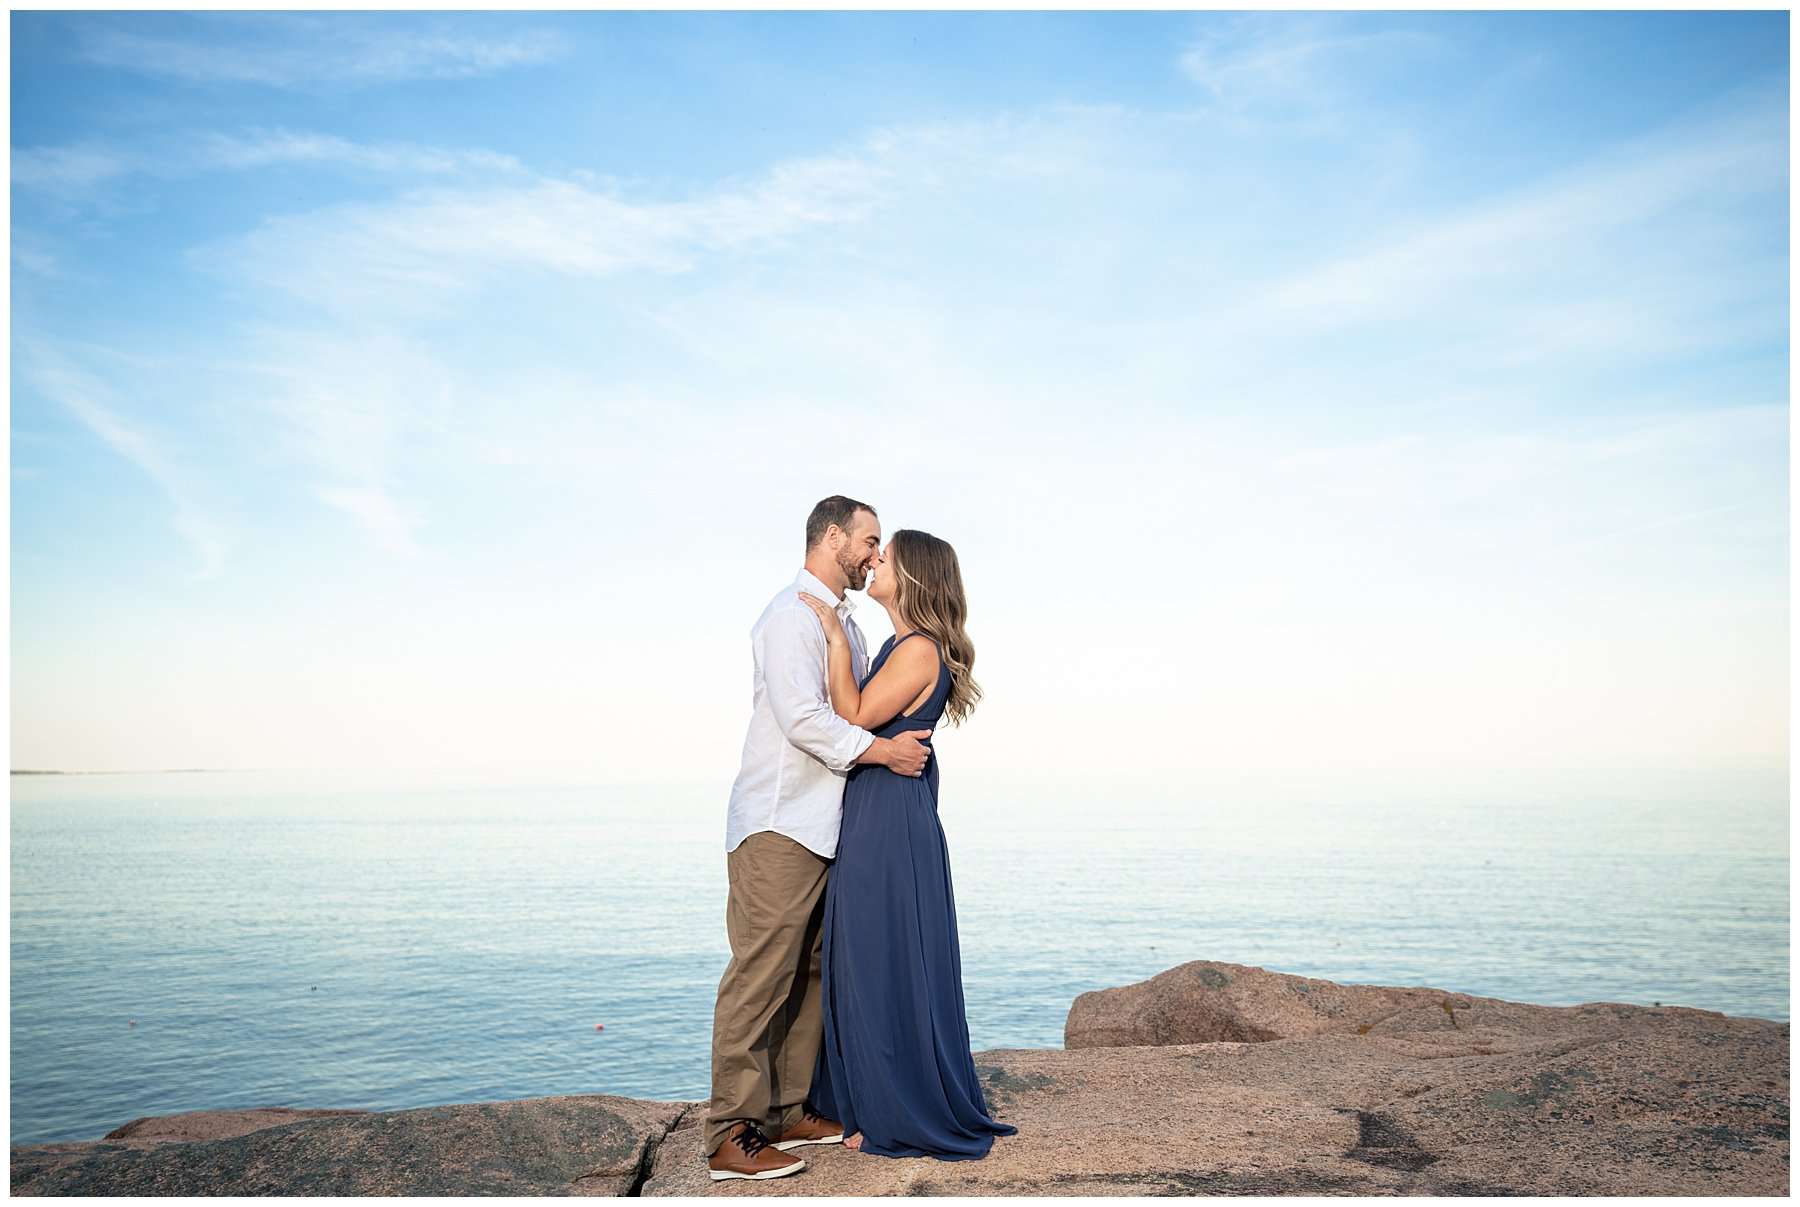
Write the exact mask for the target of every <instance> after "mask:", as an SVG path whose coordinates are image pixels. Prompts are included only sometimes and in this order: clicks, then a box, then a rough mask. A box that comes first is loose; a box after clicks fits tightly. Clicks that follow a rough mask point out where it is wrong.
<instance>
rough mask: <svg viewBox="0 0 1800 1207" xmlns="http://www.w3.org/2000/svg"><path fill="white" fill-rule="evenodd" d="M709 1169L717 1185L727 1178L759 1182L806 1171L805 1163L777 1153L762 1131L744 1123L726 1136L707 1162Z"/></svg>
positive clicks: (749, 1123) (746, 1121)
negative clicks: (748, 1179)
mask: <svg viewBox="0 0 1800 1207" xmlns="http://www.w3.org/2000/svg"><path fill="white" fill-rule="evenodd" d="M706 1168H707V1169H708V1170H709V1171H710V1172H711V1173H712V1180H713V1181H715V1182H723V1181H724V1180H725V1179H727V1178H750V1179H752V1180H754V1181H758V1182H760V1181H762V1180H763V1179H765V1178H785V1177H787V1176H788V1175H789V1174H791V1173H799V1172H800V1171H801V1170H803V1169H805V1168H806V1162H805V1161H802V1160H801V1159H800V1158H799V1157H790V1156H788V1155H787V1154H786V1153H783V1152H777V1151H776V1150H775V1149H774V1147H773V1146H771V1145H770V1144H769V1138H768V1137H767V1136H765V1135H763V1134H762V1129H761V1128H759V1127H757V1126H756V1124H754V1123H751V1122H750V1121H749V1120H745V1121H744V1122H743V1123H740V1124H738V1126H737V1130H736V1131H733V1132H732V1133H731V1134H730V1135H729V1136H727V1137H725V1143H723V1144H721V1145H719V1151H718V1152H716V1153H714V1154H713V1155H712V1156H711V1157H710V1158H708V1159H707V1162H706Z"/></svg>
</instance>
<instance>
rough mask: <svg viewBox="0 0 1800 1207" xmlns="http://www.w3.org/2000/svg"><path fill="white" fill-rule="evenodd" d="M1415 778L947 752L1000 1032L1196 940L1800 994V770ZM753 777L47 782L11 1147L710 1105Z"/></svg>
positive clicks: (1768, 1005)
mask: <svg viewBox="0 0 1800 1207" xmlns="http://www.w3.org/2000/svg"><path fill="white" fill-rule="evenodd" d="M1408 783H1409V787H1408V789H1407V790H1404V791H1390V790H1385V789H1384V790H1374V789H1369V790H1351V789H1344V788H1341V787H1340V788H1335V789H1333V788H1330V787H1326V788H1312V789H1300V788H1296V789H1294V790H1292V791H1288V792H1286V793H1285V794H1284V793H1281V792H1276V793H1273V794H1270V793H1267V792H1264V793H1260V794H1258V793H1255V792H1252V791H1250V790H1249V789H1250V788H1251V787H1253V785H1246V784H1236V785H1232V784H1227V785H1224V786H1212V787H1208V788H1201V787H1199V786H1188V787H1174V786H1165V787H1163V788H1161V789H1159V790H1156V791H1147V790H1139V789H1133V790H1130V791H1123V790H1119V789H1116V788H1107V787H1104V786H1091V787H1087V788H1083V787H1081V786H1079V785H1070V784H1063V785H1059V786H1056V787H1054V788H1037V789H1026V788H1023V787H1020V786H1018V785H1006V784H998V785H987V786H981V785H978V784H974V783H970V784H966V785H959V783H958V781H956V780H955V779H954V778H953V768H951V767H946V770H945V787H944V798H943V809H942V817H943V820H944V824H945V829H946V832H947V834H948V837H949V842H950V850H951V860H952V868H953V876H954V881H955V889H956V895H957V905H958V911H959V916H960V926H961V935H962V942H963V966H964V976H965V988H966V992H967V997H968V1006H969V1024H970V1031H971V1036H972V1040H973V1043H974V1046H975V1047H976V1048H977V1049H983V1048H991V1047H1056V1046H1060V1044H1061V1041H1062V1027H1063V1021H1064V1018H1065V1016H1066V1014H1067V1011H1068V1007H1069V1004H1070V1002H1071V1001H1073V999H1074V998H1075V996H1076V995H1077V994H1079V993H1082V992H1084V991H1086V990H1089V989H1097V988H1103V987H1107V986H1112V985H1122V984H1127V983H1129V982H1132V981H1137V980H1141V979H1143V978H1145V977H1147V976H1151V975H1153V974H1155V973H1157V972H1160V971H1162V970H1163V969H1165V968H1169V967H1172V966H1173V965H1175V964H1178V963H1181V962H1183V961H1186V960H1192V959H1219V960H1229V961H1234V962H1238V963H1245V964H1256V965H1261V966H1263V967H1267V968H1273V969H1277V970H1280V971H1284V972H1293V973H1299V974H1303V975H1307V976H1319V977H1328V978H1331V979H1333V980H1340V981H1363V982H1371V983H1381V984H1391V985H1434V986H1437V987H1440V988H1444V989H1448V990H1454V991H1460V992H1467V993H1476V994H1483V995H1490V996H1497V997H1504V998H1511V999H1515V1000H1522V1001H1532V1002H1542V1003H1548V1004H1572V1003H1578V1002H1587V1001H1617V1002H1640V1003H1646V1004H1647V1003H1650V1002H1662V1003H1665V1004H1677V1005H1689V1006H1698V1007H1703V1008H1706V1009H1712V1010H1721V1011H1725V1012H1727V1013H1731V1014H1742V1015H1754V1016H1758V1017H1763V1018H1776V1019H1785V1018H1787V1017H1788V925H1789V912H1788V909H1789V907H1788V796H1787V776H1786V774H1785V772H1781V773H1778V774H1777V773H1770V774H1759V775H1744V776H1735V777H1719V776H1710V777H1694V776H1689V777H1661V778H1652V779H1650V780H1646V781H1645V782H1644V783H1641V784H1638V785H1636V786H1631V785H1627V784H1624V783H1622V782H1616V781H1609V780H1607V779H1605V778H1600V779H1597V780H1595V779H1590V780H1588V781H1583V782H1574V781H1568V782H1560V781H1556V782H1547V783H1529V784H1528V783H1523V782H1501V781H1491V782H1488V783H1485V784H1477V785H1475V786H1473V787H1469V786H1464V787H1462V788H1459V789H1457V790H1455V791H1454V792H1452V791H1450V790H1448V789H1439V790H1433V789H1431V788H1429V787H1427V786H1426V783H1427V780H1426V778H1424V777H1420V778H1415V779H1413V780H1411V781H1408ZM724 796H725V786H724V785H720V784H711V785H686V786H679V785H650V786H645V785H637V786H629V785H628V786H592V785H589V786H582V785H573V786H571V785H559V786H547V785H538V786H510V787H509V786H498V787H497V786H493V785H485V786H470V785H463V786H454V785H452V786H445V785H443V784H441V783H440V784H437V785H433V786H416V785H413V786H408V785H395V784H381V785H375V784H371V783H363V782H356V781H350V780H344V779H341V778H335V779H322V778H319V777H313V778H310V779H309V778H304V777H294V776H278V775H272V774H263V773H255V774H235V773H234V774H216V775H181V774H171V775H154V776H148V775H147V776H79V777H73V776H72V777H17V776H15V777H13V780H12V824H11V872H12V893H11V907H12V962H11V968H12V985H11V993H12V999H11V1001H12V1016H11V1017H12V1035H11V1044H12V1047H11V1053H12V1130H11V1135H12V1140H13V1142H14V1143H34V1142H40V1141H47V1140H61V1139H88V1138H94V1137H97V1136H99V1135H101V1134H103V1133H104V1132H106V1131H108V1130H110V1129H112V1128H114V1127H117V1126H118V1125H120V1124H122V1123H124V1122H126V1121H127V1120H130V1119H132V1118H135V1117H137V1116H140V1115H152V1114H166V1113H171V1112H177V1111H186V1110H196V1109H216V1108H231V1107H252V1106H267V1105H285V1106H295V1107H361V1108H367V1109H397V1108H404V1107H415V1106H426V1105H434V1104H439V1103H449V1102H470V1101H481V1100H490V1099H502V1098H517V1097H528V1096H536V1095H546V1094H574V1093H611V1094H624V1095H630V1096H634V1097H644V1098H670V1099H677V1098H693V1099H698V1098H704V1097H706V1096H707V1093H708V1086H707V1079H708V1052H709V1042H710V1034H711V1015H712V1004H713V994H714V990H715V988H716V985H717V982H718V977H719V974H720V972H721V971H722V970H723V968H724V966H725V961H726V957H727V949H726V944H725V928H724V906H725V861H724V854H723V825H724V822H723V811H724ZM597 1024H599V1025H600V1026H601V1027H603V1029H597V1027H596V1025H597Z"/></svg>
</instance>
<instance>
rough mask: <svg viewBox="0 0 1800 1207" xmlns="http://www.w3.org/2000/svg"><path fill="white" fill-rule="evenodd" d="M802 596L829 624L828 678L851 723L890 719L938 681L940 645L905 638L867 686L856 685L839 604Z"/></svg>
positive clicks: (868, 725) (836, 707)
mask: <svg viewBox="0 0 1800 1207" xmlns="http://www.w3.org/2000/svg"><path fill="white" fill-rule="evenodd" d="M800 598H801V599H802V600H804V601H805V603H806V606H807V607H809V608H811V609H812V610H813V614H814V615H816V616H817V617H818V618H819V624H820V626H821V627H822V628H823V629H824V630H825V648H826V657H827V665H826V675H825V681H826V684H827V685H828V686H829V687H830V689H831V707H832V710H833V711H835V712H836V713H837V715H838V716H840V717H842V718H844V720H846V721H848V722H850V723H851V724H852V725H857V726H860V727H862V728H863V729H876V728H879V727H880V726H882V725H886V724H887V723H888V722H889V721H891V720H893V719H894V718H895V717H897V716H899V715H900V713H901V712H902V711H903V710H904V709H905V708H906V706H907V705H908V704H911V703H912V702H913V701H914V700H916V699H917V698H918V696H919V693H921V692H923V691H924V690H925V689H926V688H927V687H928V686H929V685H931V684H933V683H935V682H936V681H937V673H938V653H937V646H936V645H934V644H933V643H931V642H929V641H905V642H902V643H900V645H899V646H897V647H896V648H895V649H894V652H893V653H891V654H889V655H888V660H887V661H886V662H884V663H882V666H881V670H880V672H879V673H878V674H876V676H875V677H874V678H873V679H871V680H869V684H868V686H867V687H866V688H862V689H858V688H857V686H856V676H855V675H854V674H852V673H851V670H850V638H849V637H848V636H847V635H846V634H845V633H844V626H843V624H842V623H841V622H840V621H839V620H838V616H837V612H836V610H835V609H833V608H831V607H830V606H828V605H827V604H826V603H825V601H824V600H821V599H815V598H813V597H812V596H811V595H808V594H807V593H806V592H804V591H802V592H801V593H800Z"/></svg>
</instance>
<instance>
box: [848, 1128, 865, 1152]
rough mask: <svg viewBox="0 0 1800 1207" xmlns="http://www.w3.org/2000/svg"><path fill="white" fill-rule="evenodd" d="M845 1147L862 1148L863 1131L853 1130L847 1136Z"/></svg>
mask: <svg viewBox="0 0 1800 1207" xmlns="http://www.w3.org/2000/svg"><path fill="white" fill-rule="evenodd" d="M844 1147H845V1148H848V1149H852V1150H855V1149H860V1148H861V1147H862V1133H861V1132H851V1133H850V1134H849V1135H848V1136H845V1137H844Z"/></svg>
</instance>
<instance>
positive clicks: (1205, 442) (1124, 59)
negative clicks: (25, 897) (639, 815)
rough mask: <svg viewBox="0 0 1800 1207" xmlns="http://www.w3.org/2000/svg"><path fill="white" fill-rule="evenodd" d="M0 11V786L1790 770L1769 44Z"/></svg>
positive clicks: (1513, 19) (1373, 31)
mask: <svg viewBox="0 0 1800 1207" xmlns="http://www.w3.org/2000/svg"><path fill="white" fill-rule="evenodd" d="M11 19H12V32H13V149H12V171H13V186H12V199H13V226H12V244H13V295H12V296H13V331H12V348H13V369H12V375H13V376H12V386H13V410H12V471H13V488H12V503H13V531H12V537H13V554H12V570H13V596H12V603H13V634H12V650H13V724H12V741H13V756H12V758H13V765H14V766H15V767H41V766H50V767H68V768H76V767H79V768H94V769H112V768H139V767H167V766H223V767H307V768H336V767H379V768H405V767H425V766H431V767H439V768H443V767H468V768H471V769H473V768H484V769H491V770H499V771H502V772H504V771H505V770H507V769H515V768H526V767H530V768H547V767H548V768H556V769H558V770H559V771H561V770H566V771H570V772H580V773H582V774H594V775H605V776H616V777H620V778H632V779H649V778H656V777H659V776H665V775H669V774H672V773H673V770H672V769H674V770H679V772H680V773H681V775H682V776H684V777H693V776H702V777H703V776H709V775H721V776H728V775H729V774H730V771H731V768H732V766H733V763H734V760H735V756H736V752H737V747H738V744H739V743H740V741H741V735H742V726H743V720H744V714H745V710H746V707H747V704H748V678H749V676H748V665H747V654H746V651H745V648H744V647H745V640H744V636H745V631H746V629H747V627H748V625H749V623H750V621H751V620H752V619H753V618H754V616H755V614H756V612H757V611H758V609H759V608H760V606H761V603H762V601H763V600H765V599H766V597H767V596H768V594H769V593H770V592H771V591H773V590H774V589H775V588H776V587H777V586H779V585H780V584H781V583H782V582H784V581H786V580H787V578H788V577H789V576H790V575H791V573H792V571H793V569H794V568H795V565H796V563H797V560H798V549H797V545H798V540H799V538H798V536H797V533H798V531H799V528H800V524H801V521H802V519H803V518H804V515H805V513H806V511H807V509H808V507H809V506H810V505H811V503H812V502H813V501H814V500H815V499H817V498H818V497H820V496H822V495H824V494H828V493H833V492H836V491H843V492H846V493H851V494H854V495H858V496H860V497H863V498H867V499H869V500H870V501H872V502H874V503H875V504H876V505H877V507H878V508H879V509H880V511H881V514H882V517H883V520H884V521H885V523H886V524H887V526H888V528H889V529H890V530H891V529H892V528H894V527H900V526H908V527H923V528H926V529H928V530H930V531H933V532H936V533H937V534H938V535H940V536H943V537H945V538H946V539H948V540H950V541H951V542H952V543H953V544H955V545H956V546H957V548H958V549H959V551H960V552H961V555H962V557H963V560H964V565H965V572H966V575H967V578H968V581H969V585H970V591H971V596H972V599H971V603H972V608H973V620H972V632H973V634H974V636H975V640H976V643H977V647H978V650H979V651H980V659H979V662H978V669H977V675H978V677H979V678H981V679H982V680H983V682H984V685H985V686H986V687H987V688H988V691H989V697H988V702H987V704H986V705H985V706H984V708H983V710H982V711H981V713H980V714H978V718H977V720H976V722H975V723H974V724H972V725H971V726H970V727H969V728H968V729H967V730H966V731H965V732H962V733H957V734H953V735H950V737H948V738H947V739H946V749H947V751H948V752H949V753H951V754H952V755H953V757H955V758H956V759H957V760H959V765H961V766H965V767H967V768H969V769H971V770H972V771H975V772H981V773H986V774H995V775H999V774H1005V773H1007V772H1008V770H1009V769H1014V768H1018V767H1022V766H1034V767H1036V766H1039V765H1040V764H1041V763H1042V759H1043V753H1044V750H1045V742H1046V737H1045V735H1046V734H1056V733H1061V732H1066V731H1067V730H1068V728H1069V727H1070V726H1072V725H1079V726H1080V732H1081V735H1082V739H1081V742H1080V744H1079V746H1078V749H1077V751H1076V753H1075V754H1074V755H1073V756H1071V757H1070V758H1069V760H1068V766H1067V767H1066V768H1065V770H1066V771H1067V773H1069V774H1087V775H1095V776H1102V777H1133V776H1136V777H1145V776H1167V775H1169V774H1179V773H1182V772H1186V771H1192V770H1195V769H1201V768H1211V769H1229V770H1245V769H1250V770H1254V769H1257V768H1270V767H1292V766H1304V767H1307V768H1309V769H1313V770H1319V771H1325V772H1330V771H1334V770H1342V771H1344V772H1345V773H1346V774H1349V773H1352V772H1356V771H1363V770H1388V771H1395V770H1402V771H1403V770H1409V769H1418V770H1420V771H1422V772H1426V773H1448V772H1451V771H1458V772H1470V773H1477V774H1478V773H1480V772H1481V771H1483V770H1484V769H1490V768H1501V767H1521V766H1527V767H1539V768H1547V769H1552V770H1554V769H1557V768H1568V769H1573V768H1594V767H1602V768H1604V767H1638V768H1647V769H1656V768H1663V767H1668V768H1675V767H1693V768H1701V769H1705V768H1721V769H1722V768H1738V767H1746V766H1754V767H1770V766H1785V748H1786V734H1787V688H1788V682H1787V665H1788V657H1787V653H1788V639H1789V638H1788V626H1787V608H1788V595H1787V590H1788V587H1787V546H1788V531H1787V490H1788V482H1787V423H1788V420H1787V357H1788V347H1787V332H1788V312H1787V305H1788V302H1787V259H1788V245H1787V206H1788V130H1787V87H1788V65H1787V15H1786V14H1785V13H1743V14H1727V13H1705V14H1679V13H1650V14H1556V13H1549V14H1478V13H1470V14H1423V13H1421V14H1414V13H1392V14H1316V15H1305V14H1300V15H1294V14H1253V15H1248V16H1246V15H1234V14H1139V15H1127V14H1108V15H1094V14H1037V15H1034V14H912V15H905V14H891V15H890V14H842V15H828V14H820V15H811V14H803V15H793V14H725V15H704V14H517V15H514V14H446V15H438V16H433V15H423V14H407V15H362V14H334V13H313V14H286V15H284V14H188V15H182V14H121V13H81V14H54V13H15V14H13V16H12V18H11ZM859 615H860V616H861V617H862V618H863V619H864V620H865V627H866V628H868V629H869V630H870V631H871V632H872V633H873V634H874V635H875V636H877V637H879V636H881V635H883V634H884V629H883V627H882V620H881V618H880V616H879V609H878V608H876V607H875V606H874V605H872V604H868V605H865V607H864V609H863V610H862V611H861V612H860V613H859Z"/></svg>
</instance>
